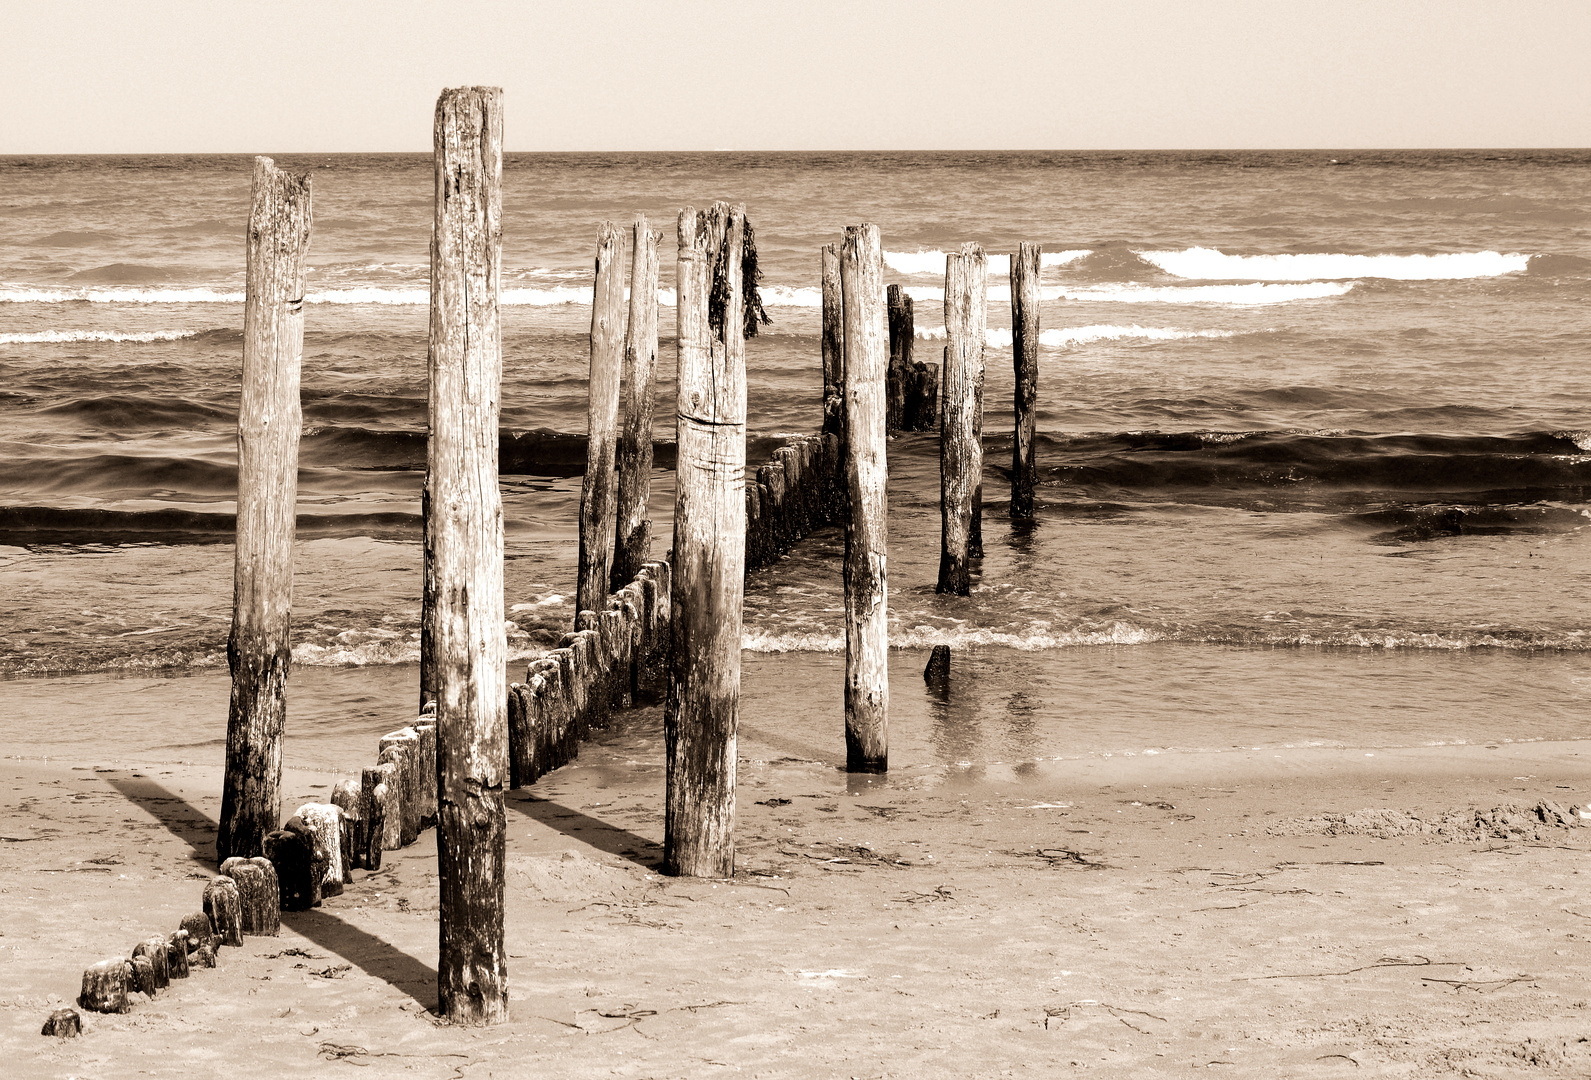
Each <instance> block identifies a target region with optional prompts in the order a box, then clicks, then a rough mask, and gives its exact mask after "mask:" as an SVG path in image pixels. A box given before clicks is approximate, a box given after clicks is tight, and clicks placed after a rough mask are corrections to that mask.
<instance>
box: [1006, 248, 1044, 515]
mask: <svg viewBox="0 0 1591 1080" xmlns="http://www.w3.org/2000/svg"><path fill="white" fill-rule="evenodd" d="M1011 362H1012V364H1013V365H1014V366H1015V368H1016V436H1015V438H1014V439H1013V440H1012V444H1011V517H1012V518H1013V519H1015V520H1019V521H1025V520H1030V519H1031V518H1032V517H1033V485H1034V483H1035V480H1036V478H1037V473H1036V471H1035V466H1034V461H1033V425H1034V417H1033V409H1034V406H1035V405H1036V404H1037V403H1038V397H1039V245H1037V244H1032V243H1028V242H1027V241H1023V242H1022V243H1021V244H1020V245H1018V247H1017V252H1016V254H1015V255H1012V256H1011Z"/></svg>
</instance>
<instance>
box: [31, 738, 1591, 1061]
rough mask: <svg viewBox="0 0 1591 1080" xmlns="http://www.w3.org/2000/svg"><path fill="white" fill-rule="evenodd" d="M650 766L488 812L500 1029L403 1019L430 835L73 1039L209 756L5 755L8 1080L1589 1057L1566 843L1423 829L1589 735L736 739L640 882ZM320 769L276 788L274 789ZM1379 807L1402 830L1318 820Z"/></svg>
mask: <svg viewBox="0 0 1591 1080" xmlns="http://www.w3.org/2000/svg"><path fill="white" fill-rule="evenodd" d="M653 748H655V740H653V739H651V738H649V737H647V738H643V737H639V736H632V735H625V734H623V733H614V734H611V735H609V736H607V737H605V738H604V739H602V740H601V741H599V742H598V743H596V744H594V745H588V746H587V747H586V749H585V750H584V752H583V755H582V758H581V760H580V761H579V762H577V763H576V764H575V765H573V766H570V767H567V768H565V769H563V770H560V771H559V772H557V773H554V774H552V775H550V776H548V777H546V778H544V779H543V780H542V781H540V782H538V784H537V785H536V786H535V787H534V788H533V789H530V790H528V791H521V792H513V793H512V795H511V801H510V811H509V874H508V929H507V934H508V951H509V954H510V957H511V960H510V969H509V970H510V978H511V984H512V1001H511V1012H512V1020H511V1022H510V1023H509V1024H507V1025H504V1026H500V1027H495V1028H490V1029H458V1028H451V1027H448V1026H445V1025H441V1024H439V1023H437V1021H436V1019H435V1017H434V1016H433V1015H432V1014H431V1013H430V1012H429V1009H430V1007H431V1006H432V1005H433V1004H434V1002H435V981H434V980H435V964H436V950H437V943H436V934H437V930H436V925H437V911H436V904H437V888H436V877H435V858H434V854H435V852H434V846H433V844H432V842H431V839H430V837H431V834H429V833H428V834H426V836H425V837H423V838H422V840H421V841H420V842H419V843H418V844H417V845H415V846H414V847H411V848H409V849H407V850H404V851H402V852H391V853H388V860H389V861H388V862H387V864H386V866H385V867H384V868H383V869H382V870H381V871H379V872H377V873H373V874H366V873H365V872H363V871H356V872H355V878H356V883H355V884H354V885H353V886H351V887H349V888H348V890H347V891H346V892H345V893H344V894H343V895H342V896H340V897H336V898H332V899H329V900H327V901H326V902H325V904H324V905H323V906H322V907H320V908H318V909H316V910H314V911H311V912H306V913H300V914H289V915H287V916H285V917H284V919H283V923H284V925H283V930H282V933H281V936H280V937H279V938H249V939H246V942H245V944H244V946H243V947H242V948H231V949H225V950H223V952H222V957H221V962H220V967H219V968H218V969H217V970H214V971H195V973H194V975H193V977H192V978H191V979H189V980H187V981H186V982H174V983H173V985H172V987H171V989H170V990H168V991H165V992H163V993H162V994H160V995H159V996H158V997H157V998H156V999H155V1000H153V1001H144V1002H141V1003H139V1004H137V1005H135V1006H134V1007H133V1009H132V1011H131V1012H129V1013H127V1014H126V1015H123V1016H99V1015H93V1014H87V1013H85V1014H84V1022H85V1027H86V1032H85V1035H84V1036H83V1037H82V1038H79V1039H74V1040H56V1039H53V1038H45V1037H42V1036H41V1035H40V1034H39V1028H40V1026H41V1025H42V1023H43V1022H44V1019H45V1017H46V1016H47V1015H48V1014H49V1012H50V1011H51V1009H52V1008H54V1007H57V1006H58V1005H60V1004H70V1003H72V1000H73V998H74V997H75V996H76V993H77V989H78V979H79V975H80V972H81V971H82V969H83V968H84V967H85V966H87V965H89V964H91V963H93V962H95V961H97V960H99V959H102V958H106V957H109V956H112V955H116V954H125V953H126V952H127V951H128V950H130V949H131V947H132V946H133V944H134V943H135V942H137V941H138V940H140V939H141V938H143V937H146V936H148V935H149V934H151V933H154V932H157V931H162V932H169V931H170V930H172V929H174V928H175V927H176V926H177V923H178V921H179V920H180V918H181V917H182V916H183V915H184V914H186V913H188V912H189V911H192V910H196V909H197V908H198V907H199V896H200V892H201V889H202V887H203V883H204V880H205V879H206V878H207V877H209V876H210V874H211V873H212V872H213V864H212V862H211V858H212V846H213V842H214V825H213V823H214V820H215V817H216V813H217V809H218V795H217V792H218V791H219V777H218V775H217V773H216V771H215V770H214V769H207V768H202V767H197V766H173V765H160V766H143V767H139V766H138V765H137V763H131V762H118V763H113V764H109V765H100V766H97V767H95V766H78V767H75V768H74V767H73V766H72V765H70V764H66V763H56V762H40V761H30V760H15V759H12V760H6V761H4V762H3V763H0V765H3V769H0V780H3V783H0V791H3V795H4V799H3V805H4V816H3V826H0V833H3V834H4V836H5V840H4V842H0V931H3V934H4V936H3V937H0V1040H3V1053H4V1060H5V1062H6V1065H5V1066H4V1067H3V1068H0V1072H3V1073H4V1074H5V1075H6V1076H7V1077H35V1076H41V1077H42V1076H60V1077H64V1076H79V1077H105V1078H109V1077H128V1076H133V1075H140V1074H147V1075H153V1076H178V1075H180V1076H184V1077H205V1076H228V1077H236V1076H238V1075H240V1074H242V1075H248V1074H251V1073H258V1072H261V1071H264V1072H266V1073H267V1074H268V1075H271V1076H278V1075H284V1076H298V1075H303V1076H309V1075H316V1076H336V1075H341V1074H347V1075H349V1076H359V1077H375V1076H387V1075H391V1076H405V1077H407V1076H423V1077H454V1076H456V1077H472V1078H473V1077H486V1076H528V1075H535V1076H547V1077H558V1076H579V1077H585V1076H606V1075H614V1076H634V1077H718V1076H726V1077H727V1076H747V1077H752V1076H770V1077H771V1076H793V1077H809V1076H810V1077H833V1076H842V1077H843V1076H859V1077H874V1076H900V1077H908V1076H944V1077H964V1076H965V1077H971V1076H1006V1075H1070V1074H1072V1073H1082V1072H1095V1073H1099V1074H1102V1075H1107V1076H1124V1077H1126V1076H1131V1077H1153V1076H1179V1075H1184V1074H1186V1073H1188V1072H1189V1071H1190V1070H1206V1069H1213V1070H1215V1071H1216V1072H1217V1073H1218V1074H1219V1075H1224V1076H1244V1077H1246V1076H1254V1077H1314V1076H1321V1077H1325V1076H1351V1075H1377V1076H1386V1075H1398V1076H1442V1075H1463V1076H1481V1077H1485V1076H1512V1075H1531V1076H1576V1077H1583V1076H1586V1075H1591V1041H1588V1040H1591V986H1588V984H1587V977H1588V975H1591V943H1588V940H1587V938H1588V936H1591V895H1588V894H1591V873H1586V874H1582V870H1585V869H1586V867H1587V861H1586V851H1587V849H1588V847H1591V829H1585V828H1573V829H1570V828H1562V827H1546V826H1541V827H1538V828H1533V829H1529V830H1526V831H1525V832H1515V833H1512V834H1509V833H1508V830H1507V827H1506V823H1505V824H1504V826H1503V827H1501V828H1497V829H1493V830H1491V833H1492V834H1491V835H1487V834H1485V833H1483V832H1482V831H1481V830H1478V829H1475V828H1465V827H1460V826H1456V825H1455V824H1454V822H1456V821H1461V820H1463V819H1461V818H1459V817H1452V816H1449V817H1447V818H1446V824H1445V825H1441V824H1431V825H1428V826H1424V827H1425V828H1428V829H1431V830H1436V829H1438V828H1445V829H1446V834H1445V835H1444V834H1442V833H1439V832H1435V831H1431V832H1428V833H1420V832H1416V831H1410V830H1411V829H1418V828H1421V826H1420V825H1419V822H1421V821H1428V822H1439V821H1441V820H1442V819H1443V816H1444V815H1445V814H1447V812H1449V811H1452V810H1454V809H1455V808H1467V807H1474V806H1478V807H1481V808H1490V807H1494V806H1498V805H1503V804H1510V803H1512V804H1516V805H1519V806H1534V805H1535V804H1536V803H1537V802H1538V801H1539V800H1541V799H1555V800H1557V801H1559V802H1562V803H1565V804H1569V803H1580V804H1584V803H1585V802H1586V801H1587V799H1588V798H1591V743H1584V742H1577V743H1534V744H1517V745H1509V744H1505V745H1501V746H1496V747H1485V746H1460V747H1440V748H1422V749H1412V750H1394V751H1375V752H1374V753H1367V752H1365V751H1362V750H1352V751H1350V750H1287V751H1232V752H1226V753H1209V754H1164V755H1161V756H1158V757H1136V758H1120V757H1118V758H1109V759H1105V758H1094V759H1087V760H1081V761H1076V762H1069V763H1063V764H1064V767H1058V771H1057V772H1054V773H1040V772H1038V771H1037V770H1034V771H1032V772H1031V773H1030V774H1029V775H1026V776H1022V775H1019V776H1017V777H1016V779H1015V780H1014V781H1012V782H1010V783H1004V782H1001V783H995V782H991V781H988V780H986V779H985V780H980V779H979V778H977V777H975V776H958V775H957V774H956V773H955V772H954V771H952V772H951V773H950V774H949V775H948V776H947V775H945V774H944V773H942V772H935V773H933V774H932V775H928V774H924V775H920V776H918V777H917V778H915V779H907V778H905V777H892V778H890V779H889V780H887V781H884V782H881V783H875V784H868V783H865V782H864V783H860V784H858V785H857V786H855V787H854V788H849V789H848V784H847V778H846V777H845V776H844V774H842V773H838V772H836V771H835V770H834V769H833V768H832V767H830V766H826V765H821V764H818V763H816V762H812V761H806V760H797V759H791V758H782V759H781V758H779V757H778V756H777V753H776V752H775V751H773V750H771V748H769V747H758V746H756V745H754V744H753V745H748V744H746V743H743V744H742V753H743V760H742V766H741V776H740V801H739V814H740V819H739V830H738V836H739V841H740V865H741V867H742V872H741V873H740V874H738V875H737V876H736V878H735V879H734V880H733V881H731V882H712V881H703V880H674V879H668V878H663V877H660V876H659V875H658V874H657V873H656V872H655V865H656V860H657V856H658V848H657V846H656V842H657V841H658V840H660V839H661V830H662V825H661V802H662V799H661V796H662V775H661V771H660V769H659V768H658V766H657V764H656V756H655V754H653V753H650V750H651V749H653ZM353 764H357V763H350V765H353ZM333 780H334V778H333V777H328V776H326V775H324V774H315V773H289V775H288V778H287V789H288V794H289V800H288V807H287V808H288V809H289V810H291V809H292V808H293V807H294V806H296V805H297V803H298V801H303V800H307V799H309V798H315V797H319V798H324V797H325V796H326V794H327V792H329V790H330V784H331V783H332V782H333ZM1367 808H1390V809H1392V810H1394V811H1395V813H1394V814H1391V815H1362V816H1360V817H1358V818H1351V819H1346V820H1345V819H1344V818H1343V816H1344V815H1347V814H1349V813H1350V812H1353V811H1357V810H1362V809H1367ZM1333 814H1335V815H1338V816H1337V817H1336V818H1333V817H1331V816H1330V815H1333ZM1411 814H1412V815H1413V816H1412V817H1411V816H1410V815H1411ZM1469 820H1472V819H1469ZM1588 824H1591V822H1588ZM1366 830H1368V831H1366ZM1400 831H1401V832H1403V833H1404V835H1393V834H1394V833H1397V832H1400ZM1376 832H1381V833H1385V834H1387V835H1374V833H1376ZM1333 833H1335V834H1336V835H1333ZM1497 833H1502V834H1506V835H1496V834H1497Z"/></svg>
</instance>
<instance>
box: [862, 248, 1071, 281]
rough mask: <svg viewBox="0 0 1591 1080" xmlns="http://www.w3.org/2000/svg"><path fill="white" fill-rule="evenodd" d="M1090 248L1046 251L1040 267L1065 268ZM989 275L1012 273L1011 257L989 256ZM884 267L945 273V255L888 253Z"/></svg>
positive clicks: (936, 252) (903, 271) (885, 255)
mask: <svg viewBox="0 0 1591 1080" xmlns="http://www.w3.org/2000/svg"><path fill="white" fill-rule="evenodd" d="M1092 254H1093V250H1092V249H1090V248H1081V249H1078V250H1076V251H1045V252H1041V253H1040V254H1039V266H1040V267H1045V266H1065V265H1066V264H1067V263H1073V262H1076V261H1077V260H1078V259H1081V258H1082V257H1083V256H1085V255H1092ZM988 259H989V273H990V274H1005V275H1007V276H1009V275H1010V273H1011V256H1010V255H1009V254H1006V255H993V254H991V255H989V256H988ZM884 265H885V266H887V267H889V268H890V269H891V270H893V271H895V272H896V273H898V274H938V275H940V276H941V277H942V276H944V273H945V253H944V252H943V251H938V250H934V251H886V252H884Z"/></svg>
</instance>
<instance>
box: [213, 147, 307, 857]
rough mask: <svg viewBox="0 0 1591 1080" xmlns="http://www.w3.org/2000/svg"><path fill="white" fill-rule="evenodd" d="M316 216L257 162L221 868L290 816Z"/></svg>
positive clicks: (257, 847)
mask: <svg viewBox="0 0 1591 1080" xmlns="http://www.w3.org/2000/svg"><path fill="white" fill-rule="evenodd" d="M310 216H311V215H310V184H309V176H308V175H303V176H294V175H291V174H289V173H284V172H281V171H279V170H278V169H277V168H276V166H275V164H274V163H273V162H272V161H271V159H270V158H265V157H260V158H255V159H254V190H253V204H252V206H251V208H250V210H249V225H248V236H247V243H246V246H247V252H248V270H247V281H248V284H247V292H246V294H245V300H244V304H243V395H242V398H241V400H240V402H239V406H238V525H237V549H236V561H235V564H234V570H233V575H232V633H231V636H230V637H229V638H228V639H227V662H228V663H229V664H230V666H231V668H232V702H231V706H230V708H229V709H228V710H227V739H226V777H225V780H224V782H223V786H222V792H221V827H220V830H219V832H218V833H217V835H216V859H217V861H218V862H225V861H226V860H227V859H230V858H232V857H234V856H238V857H242V858H252V857H253V856H255V855H259V854H260V853H261V851H262V842H263V841H264V839H265V835H266V833H269V832H273V831H274V830H275V829H276V827H277V825H278V824H279V823H280V821H281V816H282V732H283V730H284V729H285V727H286V724H287V669H288V665H289V663H290V662H291V660H292V652H291V642H290V641H289V639H288V631H289V628H290V624H291V622H292V614H293V533H294V516H295V503H296V501H297V499H298V432H299V428H300V427H301V426H302V421H303V409H302V406H301V404H300V402H299V396H298V380H299V370H300V367H301V366H302V361H303V355H304V256H305V253H306V252H307V251H308V249H309V226H310Z"/></svg>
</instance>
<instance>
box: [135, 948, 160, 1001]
mask: <svg viewBox="0 0 1591 1080" xmlns="http://www.w3.org/2000/svg"><path fill="white" fill-rule="evenodd" d="M128 966H129V967H130V968H131V970H132V976H131V977H130V978H129V979H128V980H127V983H128V985H127V989H129V990H137V991H138V992H139V993H141V994H146V995H148V996H149V997H154V996H155V995H156V994H158V993H160V983H159V981H158V980H157V979H156V976H155V965H154V962H153V961H151V960H150V959H149V957H147V956H135V957H133V958H132V959H131V960H129V961H128Z"/></svg>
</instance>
